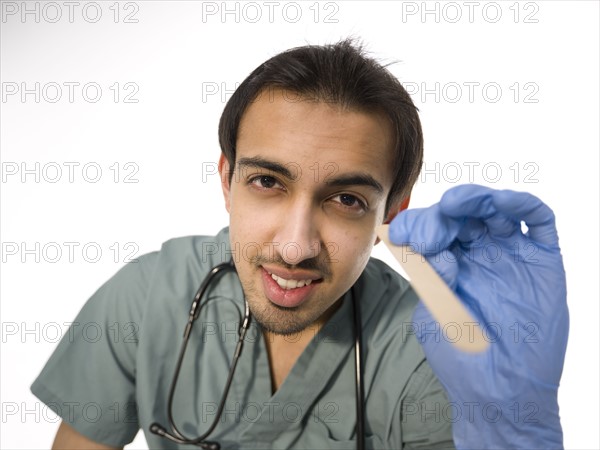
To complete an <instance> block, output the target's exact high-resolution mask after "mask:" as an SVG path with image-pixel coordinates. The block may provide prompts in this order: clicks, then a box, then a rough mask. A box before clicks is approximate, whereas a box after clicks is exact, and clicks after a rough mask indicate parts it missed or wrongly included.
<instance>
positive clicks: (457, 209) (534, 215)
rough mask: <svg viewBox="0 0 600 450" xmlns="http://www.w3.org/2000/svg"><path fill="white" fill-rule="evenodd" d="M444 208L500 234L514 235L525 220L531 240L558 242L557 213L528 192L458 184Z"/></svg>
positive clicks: (548, 243) (547, 243) (447, 198)
mask: <svg viewBox="0 0 600 450" xmlns="http://www.w3.org/2000/svg"><path fill="white" fill-rule="evenodd" d="M440 211H441V212H442V213H443V214H446V215H448V216H450V217H453V218H459V217H465V216H466V217H474V218H479V219H481V220H483V221H485V223H486V225H487V227H488V230H489V232H490V233H491V234H493V235H496V236H509V235H511V234H512V233H514V232H515V231H517V230H518V229H519V228H520V226H521V221H524V222H525V224H526V225H527V227H528V228H529V232H528V236H529V237H530V238H531V239H533V240H535V241H537V242H540V243H543V244H546V245H549V246H557V245H558V234H557V231H556V223H555V218H554V213H553V212H552V210H551V209H550V208H549V207H548V206H547V205H546V204H544V203H543V202H542V201H541V200H540V199H539V198H537V197H535V196H534V195H532V194H529V193H527V192H516V191H510V190H503V191H499V190H494V189H490V188H487V187H484V186H478V185H462V186H457V187H455V188H453V189H450V190H448V191H447V192H446V193H445V194H444V195H443V197H442V199H441V201H440Z"/></svg>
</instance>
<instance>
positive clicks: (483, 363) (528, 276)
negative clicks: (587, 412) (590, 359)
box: [389, 185, 569, 449]
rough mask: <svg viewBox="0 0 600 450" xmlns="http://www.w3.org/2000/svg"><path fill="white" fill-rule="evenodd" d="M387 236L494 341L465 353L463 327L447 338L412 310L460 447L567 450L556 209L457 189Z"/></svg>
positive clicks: (405, 217) (565, 317)
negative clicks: (423, 263) (456, 342)
mask: <svg viewBox="0 0 600 450" xmlns="http://www.w3.org/2000/svg"><path fill="white" fill-rule="evenodd" d="M521 221H524V222H525V223H526V225H527V227H528V228H529V229H528V231H527V233H526V234H523V233H522V231H521ZM389 237H390V240H391V241H392V242H393V243H395V244H402V243H411V244H412V245H413V246H414V247H415V250H416V251H418V252H419V253H422V254H424V255H425V257H426V258H427V260H428V261H429V263H430V264H431V265H432V266H433V267H434V269H435V270H436V271H437V272H438V273H439V274H440V275H441V276H442V278H443V279H444V280H445V281H446V283H447V284H448V285H449V286H450V287H451V288H452V289H453V290H454V292H455V293H456V294H457V296H458V297H459V298H460V299H461V300H462V301H463V302H464V303H465V304H466V305H467V308H468V309H469V310H470V311H471V313H472V314H473V316H474V317H475V320H476V321H477V322H478V323H479V324H481V326H482V328H483V329H484V336H486V337H487V339H488V341H489V342H490V346H489V348H488V350H486V351H485V352H483V353H479V354H470V353H463V352H461V351H460V350H457V349H456V348H455V347H454V346H452V345H451V344H450V341H451V340H452V339H454V338H455V334H454V333H455V332H456V328H454V329H452V330H440V327H439V324H438V323H437V322H436V321H435V320H434V319H433V318H432V317H431V315H430V314H429V312H428V311H427V309H426V308H425V306H424V305H423V303H422V302H419V305H418V307H417V308H416V310H415V314H414V317H413V321H414V324H413V325H414V326H415V327H416V329H417V333H416V334H417V337H418V339H419V340H420V342H421V345H422V346H423V349H424V351H425V354H426V356H427V358H428V361H429V363H430V365H431V367H432V368H433V370H434V372H435V374H436V375H437V377H438V378H439V380H440V381H441V383H442V384H443V386H444V387H445V389H446V391H447V393H448V397H449V400H450V406H446V407H444V406H443V405H442V406H441V410H440V411H436V412H434V413H435V414H439V417H440V420H448V421H451V422H452V427H453V436H454V443H455V445H456V447H457V448H458V449H484V448H485V449H487V448H503V449H504V448H506V449H509V448H510V449H514V448H522V449H525V448H526V449H538V448H539V449H553V448H562V446H563V440H562V428H561V425H560V419H559V414H558V402H557V390H558V385H559V381H560V377H561V373H562V368H563V363H564V357H565V350H566V345H567V337H568V331H569V313H568V309H567V303H566V282H565V272H564V268H563V263H562V257H561V254H560V248H559V246H558V235H557V231H556V226H555V222H554V213H553V212H552V210H551V209H550V208H549V207H548V206H546V205H545V204H544V203H542V201H541V200H539V199H538V198H537V197H534V196H532V195H530V194H527V193H524V192H514V191H499V190H493V189H489V188H485V187H482V186H477V185H464V186H457V187H455V188H453V189H450V190H449V191H448V192H446V193H445V194H444V196H443V197H442V199H441V201H440V203H438V204H435V205H433V206H431V207H429V208H425V209H413V210H408V211H405V212H402V213H401V214H399V215H398V216H397V217H396V218H395V219H394V220H393V221H392V223H391V225H390V235H389ZM436 327H437V329H436ZM444 331H447V335H446V334H444ZM451 332H453V333H452V336H450V335H451ZM486 332H487V333H486ZM428 413H429V414H432V412H431V411H424V412H423V414H428Z"/></svg>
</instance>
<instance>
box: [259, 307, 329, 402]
mask: <svg viewBox="0 0 600 450" xmlns="http://www.w3.org/2000/svg"><path fill="white" fill-rule="evenodd" d="M340 305H341V301H339V300H338V301H337V302H335V303H334V304H333V305H332V306H331V307H330V308H329V309H328V310H327V311H325V313H323V315H322V316H321V317H319V319H318V320H316V321H315V322H313V323H312V324H310V325H309V326H308V327H306V328H305V329H304V330H302V331H300V332H298V333H296V334H292V335H282V334H276V333H272V332H270V331H266V330H263V337H264V339H265V345H266V347H267V353H268V355H269V367H270V370H271V389H272V392H273V393H275V392H276V391H277V390H278V389H279V387H280V386H281V385H282V384H283V382H284V381H285V379H286V378H287V376H288V374H289V373H290V371H291V370H292V367H293V366H294V364H295V363H296V361H297V360H298V358H299V357H300V355H301V354H302V352H303V351H304V349H305V348H306V347H307V346H308V344H309V343H310V342H311V341H312V339H313V338H314V337H315V336H316V335H317V333H318V332H319V330H321V328H322V327H323V326H324V325H325V324H326V323H327V322H328V321H329V319H330V318H331V316H332V315H333V313H334V312H335V311H336V310H337V309H338V308H339V306H340Z"/></svg>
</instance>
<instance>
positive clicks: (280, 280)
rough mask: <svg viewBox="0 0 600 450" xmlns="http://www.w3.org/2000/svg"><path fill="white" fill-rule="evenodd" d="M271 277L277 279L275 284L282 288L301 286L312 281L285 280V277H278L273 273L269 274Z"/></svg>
mask: <svg viewBox="0 0 600 450" xmlns="http://www.w3.org/2000/svg"><path fill="white" fill-rule="evenodd" d="M271 278H273V279H274V280H275V281H277V284H278V285H279V286H280V287H281V288H282V289H296V288H299V287H303V286H308V285H309V284H310V283H312V280H286V279H285V278H281V277H278V276H277V275H275V274H274V273H272V274H271Z"/></svg>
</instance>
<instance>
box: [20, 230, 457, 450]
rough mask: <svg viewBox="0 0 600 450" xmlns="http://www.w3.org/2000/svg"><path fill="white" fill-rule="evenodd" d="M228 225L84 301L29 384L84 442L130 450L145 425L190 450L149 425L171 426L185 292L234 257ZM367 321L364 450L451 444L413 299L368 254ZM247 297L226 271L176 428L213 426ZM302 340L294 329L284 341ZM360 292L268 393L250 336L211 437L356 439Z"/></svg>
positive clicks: (336, 444) (260, 353)
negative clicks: (355, 317)
mask: <svg viewBox="0 0 600 450" xmlns="http://www.w3.org/2000/svg"><path fill="white" fill-rule="evenodd" d="M232 257H233V258H234V261H235V260H236V258H241V257H243V254H239V253H238V254H236V252H235V251H232V250H231V246H230V243H229V230H228V228H225V229H223V230H222V231H221V232H220V233H219V234H218V235H217V236H191V237H183V238H177V239H172V240H170V241H167V242H165V243H164V244H163V246H162V248H161V250H160V251H158V252H153V253H149V254H146V255H144V256H142V257H140V258H139V259H138V261H137V262H132V263H129V264H127V265H126V266H124V267H123V268H122V269H121V270H119V271H118V272H117V273H116V274H115V275H114V276H113V277H112V278H111V279H110V280H109V281H108V282H106V283H105V284H104V285H103V286H102V287H100V289H98V291H97V292H96V293H95V294H94V295H93V296H92V297H91V298H90V299H89V300H88V302H87V303H86V304H85V305H84V307H83V308H82V310H81V312H80V313H79V315H78V316H77V318H76V319H75V321H74V323H73V325H71V328H70V329H69V332H68V333H67V334H66V335H65V336H64V337H63V339H62V340H61V342H60V343H59V345H58V347H57V349H56V350H55V352H54V353H53V355H52V356H51V358H50V360H49V361H48V362H47V364H46V366H45V367H44V368H43V370H42V372H41V374H40V375H39V376H38V378H37V379H36V380H35V382H34V383H33V385H32V386H31V390H32V392H33V394H35V395H36V396H37V397H38V398H39V399H40V400H42V401H43V402H44V403H46V404H47V405H48V406H49V407H50V408H51V409H53V410H54V411H55V412H57V414H58V415H60V416H61V417H62V419H63V420H64V421H65V422H67V423H69V424H70V425H71V426H72V427H73V428H75V430H77V431H78V432H79V433H81V434H83V435H84V436H86V437H88V438H89V439H91V440H93V441H96V442H99V443H102V444H106V445H110V446H116V447H120V446H124V445H126V444H128V443H129V442H131V441H132V440H133V438H134V437H135V435H136V433H137V432H138V430H139V429H140V428H141V429H142V430H143V431H144V433H145V437H146V440H147V442H148V445H149V447H150V448H163V449H175V448H188V449H189V448H192V447H190V446H184V445H178V444H175V443H173V442H171V441H168V440H166V439H164V438H161V437H158V436H156V435H154V434H151V433H150V432H149V427H150V424H152V423H154V422H158V423H160V424H162V425H164V426H167V429H169V428H168V423H169V422H168V419H167V399H168V393H169V386H170V383H171V380H172V377H173V372H174V368H175V364H176V360H177V357H178V353H179V349H180V347H181V343H182V340H183V338H182V336H183V330H184V328H185V324H186V322H187V318H188V314H189V308H190V305H191V301H192V299H193V297H194V295H195V293H196V291H197V289H198V287H199V285H200V283H201V282H202V280H203V279H204V277H205V276H206V274H207V273H208V272H209V270H210V269H211V268H212V267H214V266H215V265H217V264H220V263H222V262H226V261H229V260H230V258H232ZM356 292H357V295H358V300H359V301H360V308H361V312H362V327H363V331H362V332H363V360H364V363H363V371H364V388H365V406H364V411H365V422H366V423H365V436H366V446H367V448H393V449H400V448H406V449H409V448H415V449H416V448H423V449H436V448H453V447H454V446H453V443H452V430H451V425H452V424H451V422H450V421H449V420H445V416H444V415H443V414H442V412H443V411H444V410H445V408H446V409H447V407H448V399H447V396H446V393H445V391H444V390H443V388H442V386H441V385H440V383H439V382H438V380H437V379H436V377H435V376H434V374H433V373H432V371H431V368H430V366H429V364H428V363H427V361H426V360H425V356H424V354H423V352H422V350H421V347H420V345H419V343H418V341H417V339H416V337H415V336H414V326H413V324H412V322H411V318H412V312H413V309H414V307H415V305H416V303H417V297H416V295H415V293H414V291H413V290H412V289H411V288H410V286H409V284H408V282H407V281H406V280H404V279H403V278H402V277H400V275H398V274H397V273H396V272H395V271H394V270H393V269H391V268H390V267H388V266H387V265H386V264H384V263H383V262H381V261H378V260H376V259H373V258H371V259H370V260H369V263H368V264H367V267H366V268H365V270H364V272H363V273H362V275H361V276H360V278H359V280H358V282H357V284H356ZM243 310H244V309H243V295H242V289H241V286H240V284H239V281H238V278H237V275H236V274H235V273H232V272H229V273H227V274H224V275H223V276H222V277H219V278H218V281H217V282H216V283H214V284H213V285H212V286H211V288H210V289H209V291H208V292H207V300H205V306H204V307H203V308H202V311H201V313H200V316H199V318H198V320H197V321H196V323H195V325H194V329H193V331H192V335H191V336H190V341H189V345H188V348H187V351H186V356H185V358H184V361H183V365H182V369H181V373H180V376H179V381H178V384H177V389H176V392H175V397H174V404H173V411H174V419H175V423H176V424H177V426H178V428H179V430H180V431H182V432H183V433H184V434H185V435H187V436H188V437H190V438H195V437H197V436H199V435H201V434H203V433H204V431H205V430H206V429H207V428H208V427H209V426H210V425H211V424H212V423H213V420H214V418H215V414H216V409H217V406H218V404H219V401H220V397H221V395H222V393H223V389H224V386H225V381H226V378H227V374H228V372H229V367H230V363H231V360H232V357H233V351H234V348H235V345H236V342H237V336H238V334H237V332H238V326H239V325H238V324H239V321H240V318H241V316H243ZM289 339H294V336H289ZM355 401H356V400H355V366H354V332H353V314H352V299H351V296H350V294H349V293H347V294H346V295H345V297H344V299H343V302H342V305H341V307H340V308H339V309H338V310H337V311H336V312H335V314H334V315H333V316H332V317H331V319H330V320H329V322H328V323H327V324H326V325H325V326H324V327H323V328H322V329H321V330H320V331H319V332H318V333H317V334H316V335H315V336H314V337H313V339H312V341H311V342H310V344H309V345H308V346H307V347H306V349H305V350H304V352H303V353H302V354H301V355H300V357H299V358H298V360H297V362H296V363H295V365H294V366H293V368H292V370H291V371H290V373H289V375H288V376H287V378H286V379H285V381H284V383H283V384H282V385H281V386H280V388H279V389H278V390H277V392H275V393H274V394H273V393H272V390H271V377H270V371H269V363H268V356H267V351H266V347H265V343H264V338H263V337H262V334H261V332H260V330H259V328H258V327H257V325H256V324H255V323H253V324H252V326H251V328H250V329H249V331H248V334H247V336H246V338H245V344H244V348H243V351H242V354H241V357H240V359H239V362H238V366H237V369H236V372H235V376H234V378H233V383H232V386H231V389H230V391H229V395H228V397H227V402H226V406H225V409H224V411H223V415H222V417H221V419H220V421H219V422H218V425H217V427H216V429H215V430H214V432H213V433H212V434H211V435H210V437H209V438H208V439H209V440H212V441H218V442H220V444H221V448H223V449H253V448H256V449H259V448H260V449H263V448H277V449H280V448H281V449H282V448H307V449H352V448H355V447H356V441H355V440H356V435H355V428H356V403H355Z"/></svg>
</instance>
